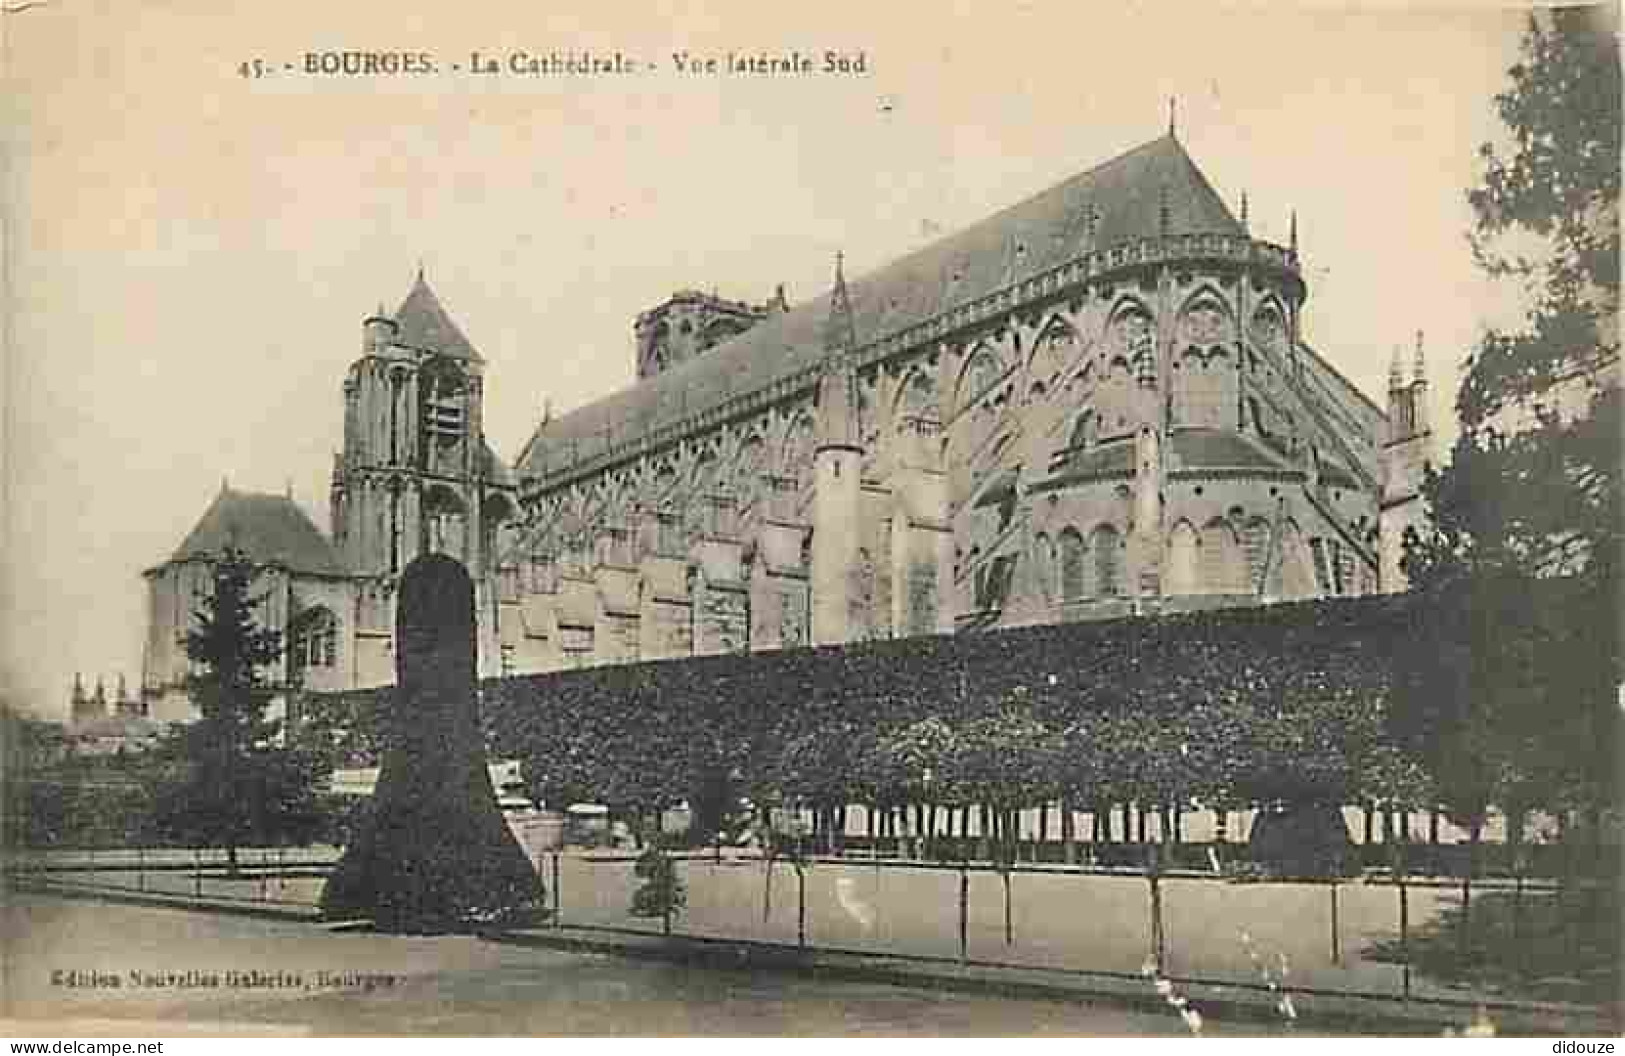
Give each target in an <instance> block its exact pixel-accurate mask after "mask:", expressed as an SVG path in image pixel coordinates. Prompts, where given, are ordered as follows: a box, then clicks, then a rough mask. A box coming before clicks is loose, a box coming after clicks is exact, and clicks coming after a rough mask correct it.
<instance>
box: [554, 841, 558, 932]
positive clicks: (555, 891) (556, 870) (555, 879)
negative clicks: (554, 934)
mask: <svg viewBox="0 0 1625 1056" xmlns="http://www.w3.org/2000/svg"><path fill="white" fill-rule="evenodd" d="M553 926H554V927H555V928H556V927H559V926H560V924H559V852H558V851H554V852H553Z"/></svg>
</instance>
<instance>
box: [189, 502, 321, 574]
mask: <svg viewBox="0 0 1625 1056" xmlns="http://www.w3.org/2000/svg"><path fill="white" fill-rule="evenodd" d="M228 546H234V547H236V548H237V549H239V550H241V551H243V552H244V553H246V554H248V555H249V556H250V557H252V558H253V559H254V560H255V561H256V562H259V563H261V564H278V565H284V566H286V567H287V568H288V569H289V570H291V571H294V572H308V573H314V574H317V575H342V574H343V573H344V565H343V563H342V562H340V561H339V558H338V554H337V553H336V552H335V551H334V549H333V545H332V544H331V543H329V542H328V541H327V539H326V537H325V536H323V535H322V533H321V531H320V530H318V529H317V527H316V525H315V524H314V523H313V522H312V521H311V519H310V518H309V517H308V516H306V514H305V511H304V510H302V509H300V508H299V504H298V503H296V502H294V501H293V500H292V499H291V498H288V497H287V496H284V495H263V494H257V493H253V492H246V491H232V490H231V489H230V488H224V487H223V488H221V489H220V493H219V494H218V495H216V496H215V497H214V502H213V503H211V504H210V505H209V508H208V509H207V510H206V511H204V514H203V516H202V518H201V519H199V521H198V522H197V525H196V527H194V528H193V529H192V531H191V533H190V534H188V535H187V537H186V539H185V541H184V542H182V543H181V545H180V546H179V547H178V548H176V550H175V553H174V555H173V556H172V557H171V558H170V560H172V561H184V560H186V559H187V558H192V557H212V556H215V555H218V554H219V553H220V552H221V551H223V550H225V549H226V548H227V547H228Z"/></svg>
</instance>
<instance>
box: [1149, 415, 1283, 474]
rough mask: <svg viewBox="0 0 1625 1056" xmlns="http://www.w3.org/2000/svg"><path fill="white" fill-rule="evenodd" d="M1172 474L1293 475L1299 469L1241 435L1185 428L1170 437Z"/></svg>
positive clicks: (1170, 469)
mask: <svg viewBox="0 0 1625 1056" xmlns="http://www.w3.org/2000/svg"><path fill="white" fill-rule="evenodd" d="M1168 455H1169V459H1168V462H1169V465H1168V468H1169V471H1170V472H1178V471H1180V470H1201V469H1228V470H1256V471H1260V472H1277V473H1281V472H1293V471H1296V470H1297V469H1298V467H1297V466H1295V465H1292V464H1291V463H1289V462H1288V461H1286V460H1285V459H1283V458H1281V457H1280V456H1279V455H1277V454H1276V453H1275V452H1273V451H1271V450H1270V449H1269V448H1267V447H1265V446H1264V445H1262V444H1258V443H1255V442H1254V441H1253V440H1251V439H1250V438H1248V437H1246V436H1243V435H1242V434H1241V433H1238V432H1235V431H1233V430H1229V429H1214V428H1211V427H1208V426H1185V427H1183V428H1180V429H1175V430H1173V431H1172V432H1171V433H1169V434H1168Z"/></svg>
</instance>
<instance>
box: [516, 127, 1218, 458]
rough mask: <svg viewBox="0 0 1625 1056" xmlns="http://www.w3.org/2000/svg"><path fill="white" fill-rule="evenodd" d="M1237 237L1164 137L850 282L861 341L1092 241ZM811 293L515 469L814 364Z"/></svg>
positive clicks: (823, 316) (532, 448) (575, 414)
mask: <svg viewBox="0 0 1625 1056" xmlns="http://www.w3.org/2000/svg"><path fill="white" fill-rule="evenodd" d="M1165 202H1166V205H1167V209H1168V231H1169V232H1170V233H1172V234H1176V235H1179V234H1224V235H1233V236H1236V237H1245V235H1246V231H1245V229H1244V228H1243V227H1242V225H1241V223H1240V222H1239V221H1237V219H1236V218H1235V217H1234V216H1233V215H1232V214H1231V212H1230V210H1229V208H1227V207H1226V206H1225V204H1224V201H1223V199H1221V198H1220V197H1219V194H1218V192H1217V191H1215V190H1214V189H1213V185H1212V184H1210V183H1209V182H1208V180H1207V177H1205V176H1203V175H1202V173H1201V171H1200V170H1198V169H1197V167H1196V163H1195V162H1193V161H1192V160H1191V158H1190V155H1188V154H1186V153H1185V148H1184V147H1183V146H1181V145H1180V143H1179V141H1178V140H1177V139H1176V138H1174V137H1173V136H1172V135H1165V136H1162V137H1161V138H1159V139H1155V140H1152V141H1151V142H1150V143H1146V144H1145V145H1143V146H1140V147H1138V148H1136V149H1134V150H1131V151H1129V152H1128V153H1127V154H1123V155H1121V156H1119V157H1117V158H1115V159H1113V160H1111V161H1108V162H1106V163H1105V164H1104V165H1100V166H1098V167H1096V168H1094V169H1091V170H1089V171H1088V172H1084V173H1080V174H1079V175H1077V176H1073V177H1071V178H1070V179H1067V180H1065V181H1063V182H1061V183H1059V184H1057V185H1055V186H1054V187H1051V188H1050V189H1048V190H1046V191H1042V192H1040V193H1039V194H1036V195H1034V196H1033V197H1031V198H1028V199H1027V200H1026V201H1024V202H1020V203H1018V204H1016V205H1013V206H1011V207H1010V208H1008V209H1005V210H1003V211H1001V212H998V213H995V214H994V215H993V216H991V217H988V218H987V219H986V220H982V221H980V222H979V223H976V224H973V225H971V226H970V227H968V228H966V229H964V230H963V231H960V232H958V233H957V234H954V235H950V236H948V237H946V238H943V239H941V240H939V241H937V242H934V243H932V244H931V245H928V246H926V247H924V248H922V249H919V250H916V251H915V252H913V253H910V254H908V255H907V256H905V257H902V258H901V259H899V260H897V261H894V262H893V263H891V264H889V265H887V266H885V267H883V268H881V269H880V270H878V271H874V272H871V273H869V274H868V275H866V276H863V277H862V278H859V279H856V280H854V281H852V282H851V283H850V287H849V291H848V296H849V299H850V302H851V310H850V317H851V320H852V324H853V329H854V331H855V335H856V340H857V342H858V343H860V344H862V343H865V342H869V341H873V340H875V339H877V338H881V337H884V336H886V335H887V334H890V333H893V332H895V331H898V330H902V329H905V328H907V327H910V326H913V325H915V324H918V323H922V322H925V321H927V320H929V319H932V318H934V317H935V316H937V315H940V314H941V313H942V312H944V311H946V310H948V309H950V308H953V307H955V306H957V305H959V304H963V303H965V302H967V301H971V300H974V299H976V298H979V297H982V296H984V295H986V294H989V293H992V292H993V291H995V290H998V289H1002V288H1003V287H1005V286H1008V285H1010V284H1012V283H1015V282H1020V281H1021V280H1023V279H1025V278H1027V277H1029V276H1031V275H1036V274H1038V273H1040V272H1043V271H1046V270H1048V269H1050V268H1053V267H1055V266H1057V265H1059V264H1062V263H1064V262H1066V261H1068V260H1071V259H1073V258H1075V257H1077V256H1080V255H1081V254H1083V253H1086V252H1089V251H1091V250H1096V249H1103V248H1109V247H1111V246H1113V245H1117V244H1119V243H1126V242H1133V241H1137V240H1139V239H1142V238H1155V237H1157V235H1158V234H1160V233H1161V230H1162V208H1163V205H1164V203H1165ZM829 303H830V300H829V299H828V298H826V297H817V298H812V299H809V300H807V301H805V302H803V303H802V304H801V305H800V306H798V307H796V308H793V309H791V310H790V311H788V312H785V313H782V314H775V315H773V316H771V317H769V318H768V319H766V320H764V321H762V322H761V323H758V324H757V325H756V326H754V327H752V328H751V329H749V330H747V331H745V332H744V333H743V334H741V335H739V336H738V337H736V338H734V339H733V340H731V341H728V342H725V343H723V344H721V345H718V346H717V347H716V348H713V349H711V350H710V351H708V352H706V353H705V354H704V355H702V356H696V357H695V358H693V359H691V360H688V361H687V362H684V363H681V364H679V365H678V366H676V367H674V368H672V369H671V370H667V371H663V372H661V373H659V374H656V375H655V376H654V377H652V378H648V379H646V380H644V381H642V382H640V383H638V384H637V385H634V386H632V387H630V388H627V389H623V390H622V391H620V392H618V393H615V394H614V395H611V396H608V397H605V398H604V399H602V400H598V401H597V402H595V403H591V404H588V405H587V406H585V407H581V408H578V409H576V410H575V411H572V412H570V413H569V414H566V415H564V416H562V417H560V418H558V419H555V420H554V421H552V422H550V423H548V424H547V425H546V426H545V427H543V428H542V429H540V430H539V431H538V433H537V435H536V436H535V437H533V438H532V441H531V442H530V443H529V444H527V445H526V448H525V454H524V457H523V458H522V460H521V463H520V465H519V467H518V470H519V474H520V475H521V476H533V475H540V474H541V473H542V472H544V466H552V467H554V468H557V467H558V466H560V465H562V464H563V463H565V462H567V461H569V460H570V459H571V458H572V457H575V458H581V459H588V458H592V457H593V456H595V455H597V454H599V453H600V452H601V451H602V450H603V449H604V447H605V446H606V444H607V443H608V442H609V439H608V438H610V437H613V438H614V441H615V442H617V443H619V442H624V441H626V440H628V439H631V438H635V437H638V436H642V435H644V434H646V433H649V432H652V431H653V430H655V429H658V428H660V427H662V426H665V425H669V424H672V423H673V422H676V421H679V420H681V419H683V418H685V417H687V416H688V415H690V414H693V413H695V412H698V411H701V410H704V409H706V408H708V407H710V406H712V405H714V404H717V403H721V402H722V401H723V400H725V399H727V398H730V397H732V396H737V395H740V394H743V393H749V392H755V391H758V390H760V389H763V388H765V387H767V386H768V385H771V384H772V383H774V382H775V381H779V380H781V379H784V378H787V377H790V376H792V375H795V374H798V373H800V372H801V371H802V370H805V369H808V368H810V367H814V366H816V365H817V364H818V363H819V362H820V361H821V360H822V359H823V358H824V357H825V356H826V355H827V354H828V353H829V350H828V349H827V348H826V342H825V339H824V338H825V334H824V329H825V324H826V321H827V320H828V311H827V309H826V305H828V304H829Z"/></svg>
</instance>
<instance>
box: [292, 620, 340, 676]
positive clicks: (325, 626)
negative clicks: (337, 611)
mask: <svg viewBox="0 0 1625 1056" xmlns="http://www.w3.org/2000/svg"><path fill="white" fill-rule="evenodd" d="M292 652H293V663H294V666H295V667H297V668H299V669H301V670H307V669H310V668H327V667H332V666H334V664H335V663H337V660H338V621H337V620H336V619H335V618H334V617H333V610H331V609H329V608H327V607H326V606H324V605H318V606H316V607H315V608H311V609H306V610H305V611H304V612H303V613H301V614H300V616H299V619H298V621H297V623H296V624H295V628H294V634H293V650H292Z"/></svg>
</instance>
